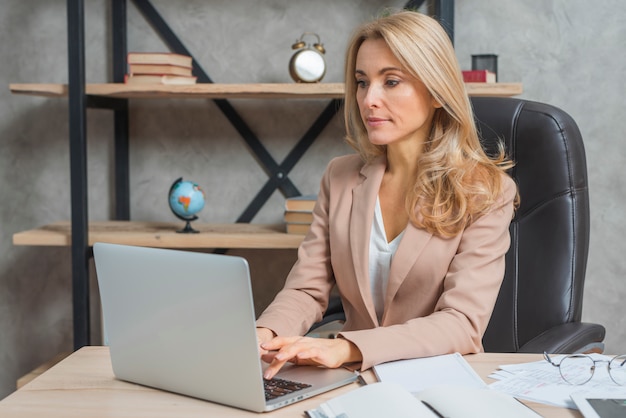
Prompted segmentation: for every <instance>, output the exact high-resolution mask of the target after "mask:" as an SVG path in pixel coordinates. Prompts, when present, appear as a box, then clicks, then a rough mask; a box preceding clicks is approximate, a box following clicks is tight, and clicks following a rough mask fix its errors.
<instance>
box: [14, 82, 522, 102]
mask: <svg viewBox="0 0 626 418" xmlns="http://www.w3.org/2000/svg"><path fill="white" fill-rule="evenodd" d="M465 86H466V90H467V93H468V94H469V95H470V96H515V95H518V94H521V93H522V91H523V88H522V84H521V83H466V84H465ZM9 87H10V89H11V92H12V93H14V94H26V95H35V96H43V97H59V98H62V97H67V91H68V87H67V84H10V85H9ZM85 93H86V94H88V95H92V96H101V97H114V98H124V99H159V98H163V99H164V98H205V99H341V98H343V95H344V84H343V83H311V84H309V83H260V84H259V83H257V84H212V83H200V84H194V85H189V86H168V85H160V84H155V85H143V84H141V85H137V84H123V83H104V84H87V85H86V86H85Z"/></svg>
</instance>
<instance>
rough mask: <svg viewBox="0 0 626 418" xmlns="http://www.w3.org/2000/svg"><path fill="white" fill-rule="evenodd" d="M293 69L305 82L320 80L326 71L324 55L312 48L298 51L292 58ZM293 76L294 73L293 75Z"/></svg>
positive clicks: (300, 79)
mask: <svg viewBox="0 0 626 418" xmlns="http://www.w3.org/2000/svg"><path fill="white" fill-rule="evenodd" d="M291 70H292V72H293V73H295V74H294V75H295V76H296V77H297V78H298V79H299V80H296V81H302V82H305V83H314V82H316V81H320V80H321V79H322V77H324V74H325V73H326V63H325V62H324V57H322V55H321V54H320V53H319V52H317V51H315V50H312V49H305V50H302V51H299V52H297V53H296V54H295V55H294V56H293V59H292V63H291ZM292 76H293V75H292Z"/></svg>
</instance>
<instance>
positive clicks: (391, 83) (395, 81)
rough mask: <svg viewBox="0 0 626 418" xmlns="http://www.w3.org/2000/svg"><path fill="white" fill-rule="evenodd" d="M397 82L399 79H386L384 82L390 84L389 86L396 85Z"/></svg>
mask: <svg viewBox="0 0 626 418" xmlns="http://www.w3.org/2000/svg"><path fill="white" fill-rule="evenodd" d="M399 83H400V80H387V81H386V82H385V84H386V85H388V86H390V87H394V86H397V85H398V84H399Z"/></svg>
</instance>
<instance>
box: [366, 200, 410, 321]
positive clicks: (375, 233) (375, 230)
mask: <svg viewBox="0 0 626 418" xmlns="http://www.w3.org/2000/svg"><path fill="white" fill-rule="evenodd" d="M403 235H404V231H402V232H401V233H400V234H399V235H398V236H397V237H395V238H394V239H393V241H391V242H387V234H386V233H385V224H384V223H383V213H382V211H381V209H380V201H379V200H378V198H376V208H375V210H374V222H372V233H371V234H370V259H369V270H370V289H371V291H372V298H373V299H374V307H375V308H376V316H377V317H378V322H381V321H382V318H383V311H384V309H385V293H386V292H387V282H388V280H389V269H390V267H391V259H392V258H393V256H394V254H395V253H396V250H397V249H398V245H400V241H401V240H402V236H403Z"/></svg>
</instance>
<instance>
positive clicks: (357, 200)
mask: <svg viewBox="0 0 626 418" xmlns="http://www.w3.org/2000/svg"><path fill="white" fill-rule="evenodd" d="M385 167H386V161H385V159H384V157H381V158H378V159H376V160H374V161H373V162H372V163H370V164H365V165H364V166H363V168H362V169H361V176H362V181H361V183H359V184H357V185H356V186H355V187H354V189H352V210H351V216H350V248H351V252H352V259H353V260H354V274H355V277H356V280H357V283H358V287H359V289H360V292H361V298H362V299H363V302H364V304H365V307H366V308H367V311H368V312H369V314H370V317H371V319H372V322H373V323H374V324H378V319H377V318H376V311H375V309H374V299H373V298H372V293H371V290H370V275H369V244H370V233H371V230H372V222H373V220H374V207H375V205H376V198H377V196H378V190H379V189H380V183H381V182H382V179H383V175H384V174H385Z"/></svg>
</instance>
